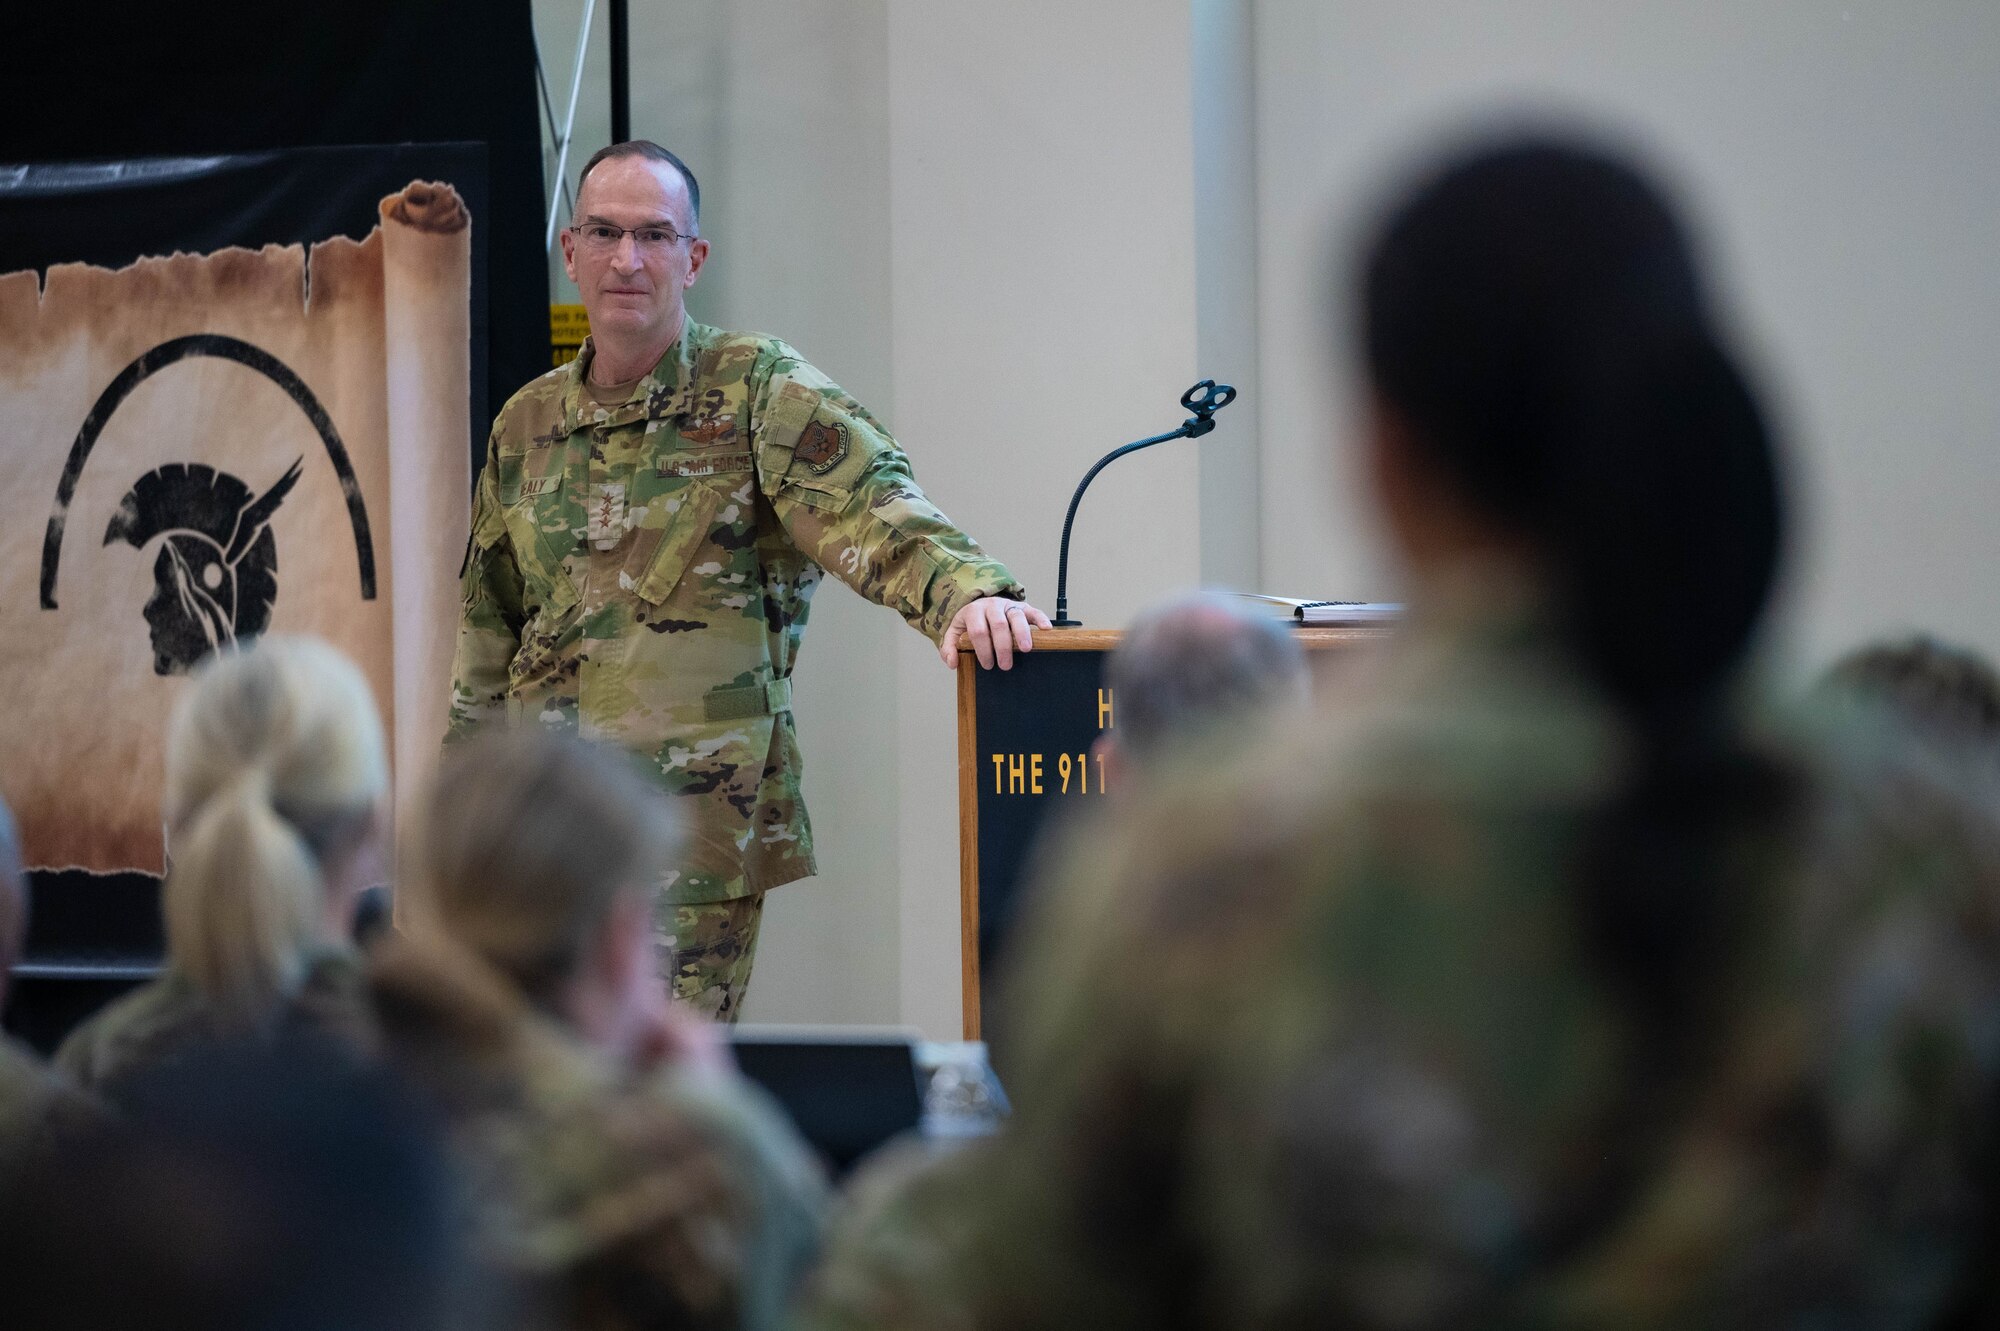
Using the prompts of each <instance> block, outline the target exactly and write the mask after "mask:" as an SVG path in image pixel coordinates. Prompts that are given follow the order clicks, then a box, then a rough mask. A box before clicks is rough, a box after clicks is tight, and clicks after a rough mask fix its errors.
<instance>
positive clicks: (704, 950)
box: [654, 892, 764, 1026]
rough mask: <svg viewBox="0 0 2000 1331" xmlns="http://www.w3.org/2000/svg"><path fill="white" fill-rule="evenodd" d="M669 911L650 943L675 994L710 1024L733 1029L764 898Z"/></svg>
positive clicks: (753, 955)
mask: <svg viewBox="0 0 2000 1331" xmlns="http://www.w3.org/2000/svg"><path fill="white" fill-rule="evenodd" d="M667 909H668V913H667V914H665V915H663V916H662V917H661V919H660V922H659V924H658V926H657V927H656V929H655V933H654V940H655V943H656V945H657V947H658V949H659V957H660V973H661V974H662V975H663V976H665V977H666V980H667V983H668V985H669V987H670V988H671V989H672V991H673V996H674V997H675V998H676V999H677V1000H679V1001H680V1002H682V1003H685V1004H686V1005H687V1006H688V1007H690V1008H692V1009H694V1011H696V1012H697V1013H699V1014H700V1015H702V1016H704V1017H707V1018H708V1019H709V1020H710V1021H720V1022H726V1023H728V1024H729V1025H731V1026H733V1025H735V1024H736V1019H737V1018H738V1017H739V1016H741V1015H742V1012H743V995H744V994H745V993H746V992H748V990H749V988H750V963H751V962H752V961H753V960H755V958H756V955H757V926H758V925H760V924H761V923H763V920H764V896H763V894H762V893H761V892H760V893H758V894H756V895H755V896H748V897H738V898H737V899H736V900H734V901H715V902H705V903H703V904H702V905H699V906H671V907H668V908H667Z"/></svg>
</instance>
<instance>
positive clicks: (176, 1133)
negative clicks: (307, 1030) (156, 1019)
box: [0, 1039, 471, 1331]
mask: <svg viewBox="0 0 2000 1331" xmlns="http://www.w3.org/2000/svg"><path fill="white" fill-rule="evenodd" d="M457 1205H458V1202H457V1197H456V1182H455V1179H454V1177H453V1176H452V1174H451V1173H450V1171H449V1168H448V1166H447V1164H446V1156H445V1153H444V1141H443V1138H442V1135H441V1129H440V1128H439V1127H438V1126H437V1125H436V1124H435V1123H434V1122H433V1121H432V1119H431V1118H430V1117H429V1116H428V1114H427V1112H426V1111H424V1110H423V1109H421V1108H420V1107H419V1106H418V1104H417V1103H416V1101H414V1100H413V1099H412V1098H411V1097H410V1096H409V1095H408V1094H407V1093H406V1092H405V1091H404V1090H403V1088H402V1087H401V1086H400V1085H399V1084H398V1083H397V1082H395V1081H394V1080H393V1079H392V1078H391V1077H390V1076H389V1075H388V1074H387V1073H385V1072H383V1071H382V1070H380V1069H375V1068H368V1067H364V1066H362V1065H360V1064H359V1063H357V1062H356V1061H355V1060H353V1059H352V1058H351V1057H349V1056H347V1055H346V1054H345V1053H344V1052H343V1051H340V1050H338V1049H336V1048H334V1047H333V1046H331V1045H329V1044H324V1043H321V1042H318V1041H301V1040H296V1039H287V1040H284V1041H281V1042H279V1043H278V1044H276V1045H263V1044H260V1045H257V1046H255V1047H252V1046H249V1045H215V1046H208V1047H204V1048H202V1049H199V1050H197V1051H194V1052H191V1053H190V1054H189V1056H188V1057H186V1058H184V1059H179V1060H176V1061H175V1062H174V1063H172V1064H168V1065H162V1066H160V1067H158V1068H155V1069H153V1070H151V1071H149V1072H146V1073H144V1074H142V1075H141V1076H140V1077H138V1078H137V1079H135V1081H134V1083H133V1086H132V1097H131V1100H130V1102H129V1105H128V1113H127V1114H126V1115H125V1116H124V1117H122V1118H121V1119H119V1120H117V1121H110V1120H107V1121H104V1122H101V1123H99V1124H97V1125H95V1126H94V1127H93V1128H92V1129H90V1130H89V1131H88V1132H85V1133H83V1134H81V1135H78V1136H76V1137H74V1138H73V1139H70V1140H66V1141H64V1142H62V1143H59V1144H58V1145H57V1147H56V1148H55V1149H54V1150H52V1151H50V1152H49V1153H47V1154H46V1155H45V1156H43V1157H41V1158H38V1160H37V1161H36V1162H35V1163H34V1164H33V1165H31V1166H30V1167H29V1168H28V1170H27V1171H26V1172H25V1173H23V1174H21V1175H17V1176H16V1177H15V1179H14V1182H13V1186H11V1187H9V1188H8V1189H7V1191H6V1195H5V1196H4V1197H3V1198H0V1253H5V1254H6V1258H5V1264H6V1267H7V1270H8V1277H7V1280H6V1282H5V1286H6V1287H5V1290H4V1292H0V1306H4V1308H5V1317H6V1321H7V1322H8V1324H9V1325H14V1326H21V1327H24V1328H25V1327H35V1328H37V1329H38V1331H67V1329H68V1328H77V1331H84V1329H85V1328H88V1329H89V1331H102V1329H103V1328H109V1327H117V1328H121V1331H156V1329H157V1331H167V1329H169V1328H173V1329H175V1331H178V1329H179V1328H188V1329H189V1331H194V1329H195V1328H199V1329H200V1331H322V1329H323V1331H405V1329H407V1331H420V1329H421V1331H436V1328H440V1327H444V1326H448V1325H455V1324H457V1323H456V1322H454V1321H453V1320H451V1316H450V1314H451V1310H452V1309H453V1308H454V1307H455V1306H456V1305H457V1304H458V1301H459V1299H460V1298H461V1297H463V1296H467V1295H469V1294H470V1293H471V1291H470V1290H469V1289H466V1288H464V1287H463V1286H462V1285H461V1278H462V1277H461V1272H462V1271H463V1266H462V1263H461V1253H460V1250H459V1246H458V1243H459V1240H458V1238H457V1235H458V1233H459V1227H460V1217H459V1215H458V1214H457V1211H456V1207H457Z"/></svg>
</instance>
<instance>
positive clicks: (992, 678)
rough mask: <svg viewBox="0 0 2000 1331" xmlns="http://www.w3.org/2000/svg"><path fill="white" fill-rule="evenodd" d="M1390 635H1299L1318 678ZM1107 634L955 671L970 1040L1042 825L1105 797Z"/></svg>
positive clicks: (1047, 640)
mask: <svg viewBox="0 0 2000 1331" xmlns="http://www.w3.org/2000/svg"><path fill="white" fill-rule="evenodd" d="M1387 632H1388V630H1387V629H1382V628H1338V629H1336V628H1318V629H1300V630H1297V633H1298V639H1299V642H1300V644H1301V645H1302V646H1304V647H1305V648H1306V649H1307V650H1308V652H1310V653H1311V654H1312V661H1313V665H1314V667H1315V675H1317V674H1319V673H1320V668H1321V666H1322V665H1323V664H1324V663H1325V662H1326V660H1327V657H1326V656H1324V655H1323V652H1324V651H1325V649H1329V648H1342V647H1348V648H1351V647H1357V646H1360V645H1362V644H1364V643H1367V642H1370V641H1375V640H1379V639H1380V638H1382V637H1383V636H1384V635H1385V634H1386V633H1387ZM1119 637H1120V635H1119V633H1118V632H1117V631H1115V630H1110V629H1037V630H1036V631H1035V650H1034V651H1032V652H1030V653H1028V654H1027V655H1025V656H1016V657H1015V658H1014V668H1013V669H1012V670H981V669H980V668H979V663H978V662H977V661H976V660H974V659H973V656H972V653H971V651H970V650H963V651H962V659H961V660H960V661H959V668H958V819H959V847H958V862H959V944H960V955H961V959H962V964H963V969H964V978H963V983H964V1003H965V1035H966V1038H967V1039H973V1040H976V1039H978V1038H979V1035H980V1011H981V1006H982V1004H981V995H982V985H981V976H982V974H984V973H985V972H987V971H989V970H990V969H991V962H992V960H993V953H994V949H995V948H996V946H997V945H998V944H999V943H1000V941H1001V940H1002V939H1004V938H1005V936H1006V934H1007V932H1008V927H1009V925H1010V924H1011V922H1012V920H1013V918H1014V915H1015V912H1016V910H1017V908H1018V906H1019V899H1020V893H1021V889H1022V887H1023V886H1025V883H1024V879H1025V878H1026V877H1027V875H1028V873H1029V872H1030V870H1031V869H1032V868H1033V863H1032V861H1033V859H1034V856H1035V853H1036V846H1037V843H1038V842H1039V841H1040V839H1041V835H1042V832H1043V830H1044V824H1045V823H1047V822H1048V821H1050V820H1052V819H1059V818H1062V817H1064V816H1068V815H1073V814H1077V813H1082V812H1084V811H1086V810H1088V809H1089V808H1090V807H1091V806H1092V802H1093V801H1096V800H1098V799H1101V798H1103V796H1104V793H1105V790H1104V773H1103V769H1102V767H1101V766H1100V764H1099V763H1098V760H1097V757H1096V755H1095V754H1093V753H1092V752H1091V746H1092V744H1094V743H1095V741H1096V740H1097V737H1098V735H1100V734H1101V733H1103V732H1104V731H1105V730H1106V729H1115V728H1116V726H1117V723H1118V700H1117V698H1116V697H1114V696H1113V691H1112V690H1111V689H1110V688H1109V687H1107V686H1106V684H1105V682H1104V663H1105V659H1106V657H1107V656H1108V655H1109V654H1110V652H1111V650H1112V649H1113V648H1115V647H1116V646H1117V645H1118V639H1119Z"/></svg>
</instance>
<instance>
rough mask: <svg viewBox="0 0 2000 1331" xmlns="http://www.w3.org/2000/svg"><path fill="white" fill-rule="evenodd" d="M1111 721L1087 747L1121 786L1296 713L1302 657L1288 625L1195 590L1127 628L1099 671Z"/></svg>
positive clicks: (1110, 780) (1110, 785)
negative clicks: (1113, 713)
mask: <svg viewBox="0 0 2000 1331" xmlns="http://www.w3.org/2000/svg"><path fill="white" fill-rule="evenodd" d="M1104 682H1105V684H1106V685H1108V686H1109V688H1110V690H1111V693H1112V696H1114V697H1115V698H1116V699H1117V700H1118V712H1117V717H1118V724H1117V725H1116V726H1115V727H1114V728H1112V729H1109V730H1106V731H1103V732H1102V733H1101V734H1099V735H1098V737H1097V741H1096V743H1095V745H1094V746H1093V747H1094V749H1095V751H1096V754H1097V756H1098V757H1099V758H1100V759H1101V760H1102V764H1103V770H1104V781H1105V788H1106V789H1107V790H1113V791H1116V790H1121V789H1124V788H1125V787H1126V786H1128V785H1129V784H1130V783H1131V782H1132V781H1133V780H1134V779H1135V778H1139V777H1142V776H1143V775H1145V774H1147V773H1150V772H1155V771H1158V770H1161V769H1163V768H1165V767H1166V765H1167V764H1168V763H1169V762H1170V761H1171V760H1172V759H1173V757H1174V755H1176V754H1177V753H1179V752H1182V751H1184V750H1196V751H1200V750H1202V749H1203V748H1204V746H1209V747H1212V748H1213V750H1214V751H1215V752H1220V751H1222V750H1223V749H1224V748H1227V749H1230V750H1235V749H1240V748H1242V747H1244V746H1245V744H1246V743H1248V742H1252V741H1254V740H1255V739H1256V738H1257V735H1258V732H1259V731H1260V730H1261V729H1262V728H1263V727H1266V726H1269V725H1272V724H1276V723H1277V722H1278V721H1279V720H1281V719H1282V718H1284V717H1286V716H1296V714H1297V713H1298V712H1300V711H1301V710H1303V708H1304V707H1305V704H1306V700H1307V697H1308V693H1309V683H1310V681H1309V680H1308V678H1307V675H1306V655H1305V652H1304V650H1303V649H1301V648H1300V646H1299V643H1298V639H1297V638H1296V637H1294V636H1293V630H1292V628H1291V625H1290V624H1289V623H1288V622H1280V621H1277V620H1274V619H1272V618H1271V617H1270V616H1269V615H1262V614H1253V613H1251V612H1250V611H1249V610H1247V609H1245V608H1244V606H1243V604H1242V603H1241V602H1240V601H1239V600H1238V599H1237V598H1235V597H1232V596H1229V595H1227V594H1226V593H1222V592H1196V593H1193V594H1191V595H1187V596H1181V597H1176V598H1175V599H1173V600H1171V601H1168V602H1166V603H1165V604H1163V605H1159V606H1155V607H1154V608H1153V609H1151V610H1149V611H1147V612H1146V613H1145V614H1143V615H1141V616H1139V618H1138V619H1136V620H1134V621H1133V622H1132V626H1131V627H1130V628H1128V629H1126V630H1125V634H1124V636H1123V637H1121V638H1120V639H1119V640H1118V647H1117V649H1116V650H1115V651H1113V652H1112V653H1111V657H1110V659H1109V660H1108V661H1106V662H1105V665H1104Z"/></svg>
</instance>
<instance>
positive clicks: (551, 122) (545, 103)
mask: <svg viewBox="0 0 2000 1331" xmlns="http://www.w3.org/2000/svg"><path fill="white" fill-rule="evenodd" d="M535 86H536V87H537V88H538V89H540V90H541V94H542V95H541V97H540V98H539V99H537V100H539V101H540V102H541V105H542V123H543V124H544V125H547V126H548V128H549V146H550V147H551V148H553V147H555V146H556V145H558V144H560V143H561V142H562V131H560V130H558V129H557V128H556V108H555V104H554V103H553V102H551V101H550V100H549V76H548V75H547V74H545V73H543V72H542V44H541V43H540V42H536V43H535ZM556 195H557V197H559V198H560V199H561V200H562V201H563V203H564V204H565V205H568V206H569V207H571V208H572V209H574V207H575V205H573V204H570V201H569V182H568V181H567V180H564V179H562V178H561V177H557V178H556Z"/></svg>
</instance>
